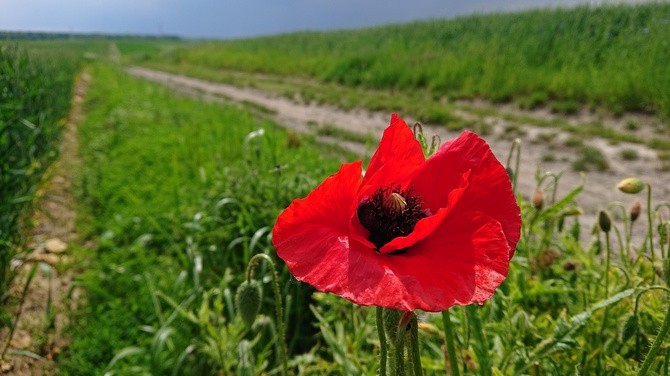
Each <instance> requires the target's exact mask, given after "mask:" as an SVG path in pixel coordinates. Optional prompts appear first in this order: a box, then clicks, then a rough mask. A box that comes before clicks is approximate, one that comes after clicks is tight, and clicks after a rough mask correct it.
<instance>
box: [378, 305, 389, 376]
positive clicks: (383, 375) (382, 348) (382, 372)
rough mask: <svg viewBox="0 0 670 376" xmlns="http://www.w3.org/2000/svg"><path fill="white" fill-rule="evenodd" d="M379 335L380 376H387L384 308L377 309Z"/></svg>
mask: <svg viewBox="0 0 670 376" xmlns="http://www.w3.org/2000/svg"><path fill="white" fill-rule="evenodd" d="M375 310H376V313H377V333H378V335H379V376H386V360H387V359H386V358H387V356H388V355H387V352H388V349H387V346H388V345H387V343H386V334H385V333H384V308H382V307H376V309H375Z"/></svg>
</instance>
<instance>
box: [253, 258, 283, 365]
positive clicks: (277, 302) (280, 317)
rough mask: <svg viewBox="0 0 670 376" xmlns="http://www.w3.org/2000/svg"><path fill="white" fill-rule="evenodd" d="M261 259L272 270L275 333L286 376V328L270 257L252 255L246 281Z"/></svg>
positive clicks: (273, 265)
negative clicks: (275, 321)
mask: <svg viewBox="0 0 670 376" xmlns="http://www.w3.org/2000/svg"><path fill="white" fill-rule="evenodd" d="M261 259H263V260H265V261H266V262H267V263H268V264H270V268H271V269H272V281H273V288H274V295H275V316H276V320H277V331H278V332H279V338H278V339H277V340H278V342H279V350H280V354H279V356H280V358H281V362H282V371H283V372H282V373H283V374H284V375H285V376H286V375H288V351H287V349H286V328H285V327H284V313H283V308H282V302H281V295H280V293H279V275H278V274H277V268H276V267H275V263H274V261H273V260H272V257H270V256H268V255H266V254H265V253H258V254H256V255H254V256H253V257H252V258H251V260H249V266H247V281H249V280H251V279H252V278H253V277H254V273H255V271H256V266H257V265H258V264H259V263H260V261H261Z"/></svg>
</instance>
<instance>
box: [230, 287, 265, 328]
mask: <svg viewBox="0 0 670 376" xmlns="http://www.w3.org/2000/svg"><path fill="white" fill-rule="evenodd" d="M262 298H263V292H262V290H261V285H260V284H259V283H258V281H251V282H249V281H244V282H242V284H241V285H240V287H238V288H237V295H236V296H235V304H236V305H237V311H238V312H239V314H240V316H241V317H242V321H244V324H245V325H246V326H247V328H251V326H252V325H253V324H254V321H255V320H256V315H258V311H260V308H261V299H262Z"/></svg>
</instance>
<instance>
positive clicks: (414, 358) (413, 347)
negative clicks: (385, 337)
mask: <svg viewBox="0 0 670 376" xmlns="http://www.w3.org/2000/svg"><path fill="white" fill-rule="evenodd" d="M409 357H410V360H411V362H412V367H413V369H414V376H423V369H422V368H421V351H419V321H418V320H417V319H416V315H414V314H412V318H411V319H410V322H409Z"/></svg>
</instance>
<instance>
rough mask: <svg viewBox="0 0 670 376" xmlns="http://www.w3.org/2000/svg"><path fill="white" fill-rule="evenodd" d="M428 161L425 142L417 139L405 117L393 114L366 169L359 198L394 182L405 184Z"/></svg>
mask: <svg viewBox="0 0 670 376" xmlns="http://www.w3.org/2000/svg"><path fill="white" fill-rule="evenodd" d="M424 161H425V158H424V156H423V151H422V150H421V145H419V142H418V141H417V140H416V139H415V138H414V133H413V132H412V130H411V129H410V128H409V127H408V126H407V124H406V123H405V121H404V120H402V119H401V118H400V117H398V115H396V114H393V115H392V116H391V125H390V126H389V127H388V128H386V130H384V134H383V136H382V139H381V141H380V143H379V148H378V149H377V151H375V153H374V155H373V156H372V158H371V159H370V164H369V166H368V168H367V170H366V171H365V177H364V178H363V183H362V184H361V191H360V193H359V198H360V197H365V196H369V195H370V194H372V192H374V191H375V190H376V189H377V188H379V187H385V186H389V185H391V184H400V185H402V186H403V187H404V186H405V185H406V183H407V181H408V179H409V178H410V177H411V175H412V174H413V173H414V171H415V170H416V169H417V168H418V167H419V166H420V165H421V164H422V163H423V162H424Z"/></svg>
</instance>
